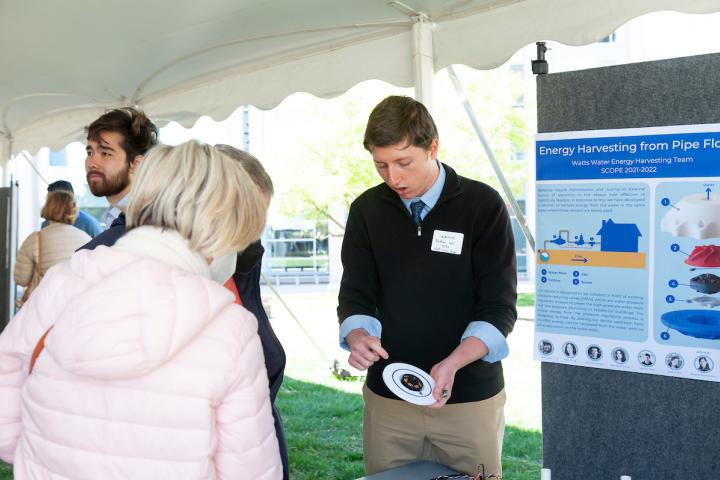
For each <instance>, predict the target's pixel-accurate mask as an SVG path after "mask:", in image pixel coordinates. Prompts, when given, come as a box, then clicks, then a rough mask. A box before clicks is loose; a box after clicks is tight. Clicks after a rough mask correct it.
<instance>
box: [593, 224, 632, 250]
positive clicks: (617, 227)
mask: <svg viewBox="0 0 720 480" xmlns="http://www.w3.org/2000/svg"><path fill="white" fill-rule="evenodd" d="M597 234H598V235H600V236H602V241H601V242H600V251H602V252H637V251H638V238H639V237H642V234H641V233H640V229H638V227H637V225H635V224H634V223H615V222H613V221H612V218H608V219H607V220H603V221H602V228H600V230H599V231H598V232H597Z"/></svg>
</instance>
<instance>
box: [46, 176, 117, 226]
mask: <svg viewBox="0 0 720 480" xmlns="http://www.w3.org/2000/svg"><path fill="white" fill-rule="evenodd" d="M59 190H60V191H64V192H70V193H71V194H72V195H73V197H74V196H75V190H73V186H72V183H70V182H68V181H67V180H58V181H56V182H52V183H51V184H50V185H48V187H47V191H48V193H49V192H56V191H59ZM47 226H48V221H47V220H45V221H44V222H43V223H42V228H45V227H47ZM73 227H75V228H79V229H80V230H82V231H83V232H85V233H87V234H88V235H90V237H92V238H95V236H97V235H98V234H100V232H102V231H103V229H102V227H101V226H100V222H98V221H97V220H95V217H93V216H92V215H90V214H88V213H85V212H83V211H82V210H80V209H78V215H77V218H76V219H75V223H73Z"/></svg>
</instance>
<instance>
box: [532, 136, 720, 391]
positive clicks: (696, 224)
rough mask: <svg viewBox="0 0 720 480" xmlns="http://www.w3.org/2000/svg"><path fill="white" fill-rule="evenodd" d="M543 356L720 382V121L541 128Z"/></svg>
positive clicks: (539, 344) (539, 353) (539, 351)
mask: <svg viewBox="0 0 720 480" xmlns="http://www.w3.org/2000/svg"><path fill="white" fill-rule="evenodd" d="M536 161H537V169H536V171H537V207H536V218H537V222H536V224H537V226H536V241H537V245H536V248H537V250H536V262H537V285H536V292H537V294H536V333H535V345H536V348H535V358H536V359H538V360H541V361H548V362H557V363H565V364H572V365H578V366H585V367H595V368H606V369H616V370H626V371H634V372H640V373H648V374H656V375H669V376H680V377H686V378H694V379H699V380H708V381H720V367H718V368H716V365H715V364H716V362H717V361H720V125H694V126H682V127H662V128H644V129H627V130H613V131H593V132H570V133H560V134H543V135H538V137H537V142H536Z"/></svg>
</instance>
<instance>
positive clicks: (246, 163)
mask: <svg viewBox="0 0 720 480" xmlns="http://www.w3.org/2000/svg"><path fill="white" fill-rule="evenodd" d="M215 148H217V149H218V150H219V151H221V152H222V153H224V154H225V155H227V156H228V157H230V158H233V159H235V160H237V161H238V162H240V165H242V167H243V168H244V169H245V171H246V172H247V174H248V175H250V178H252V181H253V182H255V185H257V186H258V188H260V191H261V192H263V193H264V194H265V195H267V196H268V197H272V196H273V195H274V194H275V188H274V187H273V182H272V179H271V178H270V175H268V173H267V171H266V170H265V168H264V167H263V166H262V163H260V160H258V159H257V158H255V157H254V156H253V155H250V154H249V153H248V152H246V151H244V150H240V149H239V148H235V147H233V146H231V145H225V144H224V143H219V144H217V145H215Z"/></svg>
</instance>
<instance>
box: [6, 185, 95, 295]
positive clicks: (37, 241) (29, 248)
mask: <svg viewBox="0 0 720 480" xmlns="http://www.w3.org/2000/svg"><path fill="white" fill-rule="evenodd" d="M40 215H41V216H42V218H44V219H45V220H47V221H48V222H49V225H48V226H47V227H45V228H43V229H41V230H38V231H37V232H33V233H31V234H30V235H29V236H28V237H27V238H26V239H25V241H24V242H23V243H22V245H21V246H20V250H18V253H17V258H16V260H15V270H14V271H13V277H15V283H17V284H18V285H20V286H23V287H26V288H25V293H24V294H23V298H22V300H21V301H20V302H19V305H22V303H24V302H25V301H26V300H27V298H28V296H29V295H30V292H32V290H33V289H35V287H37V285H38V283H39V282H40V279H41V278H42V277H43V275H45V272H47V271H48V269H49V268H50V267H52V266H53V265H55V264H57V263H59V262H62V261H63V260H67V259H68V258H70V257H71V256H72V254H73V253H74V252H75V250H77V249H78V248H80V247H82V246H83V245H85V244H86V243H87V242H89V241H90V236H89V235H88V234H87V233H85V232H83V231H82V230H80V229H79V228H76V227H74V226H73V223H74V222H75V219H76V218H77V215H78V208H77V205H76V204H75V199H74V197H73V195H72V193H70V192H66V191H55V192H50V193H48V195H47V199H46V200H45V205H44V206H43V208H42V210H41V212H40Z"/></svg>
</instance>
